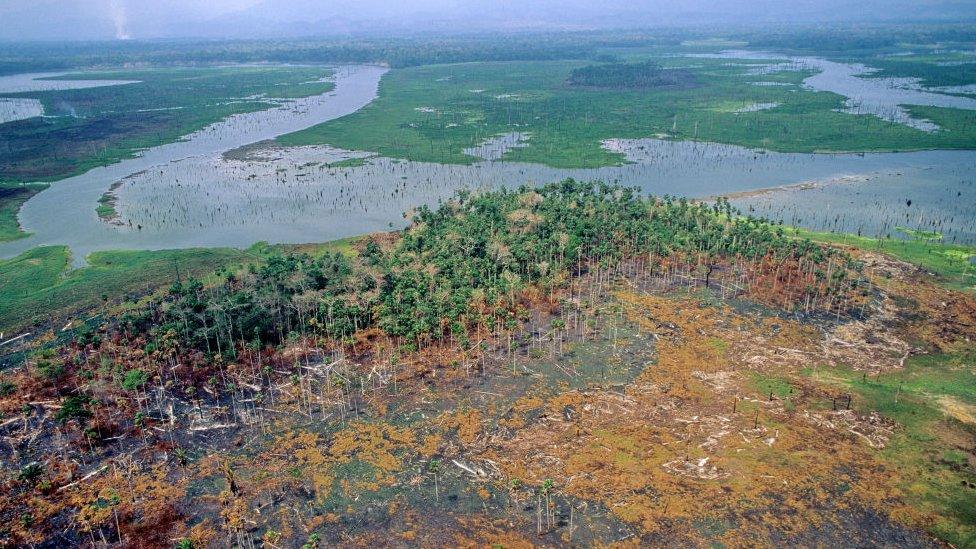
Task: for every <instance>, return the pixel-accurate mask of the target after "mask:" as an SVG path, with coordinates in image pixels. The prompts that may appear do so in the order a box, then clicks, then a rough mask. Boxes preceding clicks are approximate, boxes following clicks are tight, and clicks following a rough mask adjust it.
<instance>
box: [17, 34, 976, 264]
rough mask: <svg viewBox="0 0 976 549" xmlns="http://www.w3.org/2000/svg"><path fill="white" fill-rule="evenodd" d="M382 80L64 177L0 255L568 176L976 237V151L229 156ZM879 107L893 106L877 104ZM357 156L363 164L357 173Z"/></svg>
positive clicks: (367, 221)
mask: <svg viewBox="0 0 976 549" xmlns="http://www.w3.org/2000/svg"><path fill="white" fill-rule="evenodd" d="M708 57H714V58H718V59H734V60H742V59H747V60H748V59H752V60H755V59H756V58H758V59H761V60H764V61H763V62H764V63H766V64H760V65H758V67H759V68H751V69H749V71H748V72H749V73H750V74H755V75H756V77H757V78H768V77H769V76H770V75H772V74H776V73H779V72H783V71H793V72H799V73H801V74H802V73H803V71H813V72H814V74H813V75H812V76H808V77H805V78H804V80H803V83H802V86H804V87H808V88H810V89H815V90H818V91H829V92H833V93H837V94H840V95H842V96H844V97H846V103H845V104H846V105H848V110H849V111H850V112H852V113H853V111H854V110H858V112H862V114H863V113H868V115H869V116H877V117H879V118H882V119H885V120H886V121H887V122H888V123H890V124H901V125H905V126H909V127H912V128H915V129H916V130H918V131H925V132H933V131H938V128H934V127H928V126H925V127H922V126H923V125H924V124H923V121H920V120H916V119H912V118H910V117H908V115H907V111H905V110H904V109H903V108H902V107H901V106H900V105H902V104H914V105H940V106H952V107H957V108H973V106H974V105H976V100H972V99H968V98H964V97H955V96H948V95H944V94H938V93H931V92H923V91H911V90H907V89H902V88H898V90H899V91H898V96H897V97H895V98H894V99H891V98H890V94H887V92H888V91H890V90H891V89H893V87H892V83H891V82H890V81H886V80H872V79H869V78H865V77H863V76H864V75H865V73H870V71H869V70H868V69H865V68H864V67H863V66H861V65H856V64H843V63H837V62H830V61H826V60H823V59H817V58H800V59H790V60H788V61H785V62H784V61H782V58H781V56H777V55H773V54H766V53H753V52H743V51H730V52H724V53H720V54H715V55H711V54H700V58H702V59H704V58H708ZM692 58H694V56H693V57H692ZM753 62H756V61H753ZM384 73H385V70H384V69H380V68H378V67H369V66H346V67H342V68H340V69H338V70H337V72H336V76H335V85H336V89H335V90H334V91H331V92H328V93H325V94H322V95H320V96H313V97H309V98H306V99H299V100H296V101H294V102H293V103H292V102H287V103H285V104H283V105H281V106H280V107H276V108H273V109H270V110H266V111H258V112H254V113H246V114H240V115H234V116H233V117H231V118H229V119H227V120H225V121H223V122H220V123H217V124H214V125H212V126H209V127H207V128H205V129H203V130H200V131H197V132H195V133H193V134H191V135H189V136H187V137H186V138H184V139H183V140H181V141H179V142H177V143H173V144H168V145H163V146H159V147H154V148H151V149H149V150H145V151H142V152H141V153H139V156H138V157H136V158H133V159H130V160H124V161H122V162H120V163H117V164H113V165H110V166H106V167H102V168H95V169H93V170H91V171H89V172H87V173H84V174H82V175H79V176H76V177H73V178H70V179H67V180H63V181H59V182H57V183H56V184H55V185H54V186H53V187H52V188H51V189H49V190H46V191H44V192H42V193H41V194H39V195H38V196H36V197H34V198H33V199H31V200H29V201H28V202H27V203H26V204H25V205H24V206H23V208H22V210H21V212H20V214H19V220H20V223H21V225H22V226H23V227H24V229H25V230H26V231H28V232H29V233H31V236H30V237H28V238H26V239H22V240H19V241H16V242H13V243H9V244H2V245H0V254H2V255H3V256H4V257H12V256H14V255H17V254H18V253H20V252H22V251H24V250H27V249H29V248H31V247H34V246H38V245H49V244H64V245H68V246H69V247H70V248H71V249H72V250H73V251H74V254H75V255H74V258H75V259H74V261H75V263H76V264H79V265H80V264H83V263H84V258H85V256H86V255H87V254H88V253H90V252H92V251H96V250H107V249H117V248H124V249H162V248H172V247H214V246H232V247H238V248H244V247H247V246H250V245H251V244H253V243H254V242H257V241H268V242H271V243H304V242H320V241H327V240H334V239H338V238H343V237H348V236H353V235H357V234H364V233H369V232H375V231H382V230H386V229H389V228H391V227H396V228H400V227H402V226H404V225H405V221H404V217H403V213H404V212H406V211H407V210H410V209H412V208H415V207H417V206H420V205H435V204H437V203H438V202H441V201H444V200H447V199H449V198H451V197H452V196H453V195H454V194H455V193H456V192H457V191H459V190H462V189H464V190H471V191H485V190H493V189H500V188H516V187H519V186H522V185H530V186H531V185H538V184H544V183H549V182H554V181H559V180H562V179H565V178H574V179H578V180H591V179H599V180H603V181H609V182H616V183H619V184H622V185H625V186H633V187H638V188H640V189H641V190H642V191H643V192H646V193H650V194H655V195H665V194H667V195H674V196H686V197H689V198H694V199H711V198H714V197H717V196H730V197H731V198H733V203H734V204H735V205H736V206H738V207H739V208H740V209H742V210H744V211H747V212H749V213H756V214H757V215H763V216H767V217H770V218H773V219H777V220H782V221H784V222H786V223H788V224H791V225H798V226H802V227H805V228H807V229H811V230H816V231H835V232H847V233H856V234H858V235H864V236H884V237H898V236H899V235H900V236H904V235H903V233H900V232H899V230H898V228H899V227H902V228H907V229H910V230H918V231H934V232H938V233H940V234H941V235H942V236H943V238H945V240H946V241H948V242H956V243H973V242H976V227H974V224H976V211H974V204H976V193H974V181H973V179H974V175H973V174H974V173H976V152H972V151H919V152H897V153H896V152H890V153H859V154H853V153H847V154H845V153H816V154H810V153H782V152H775V151H769V150H763V149H756V148H749V147H741V146H736V145H726V144H718V143H709V142H700V141H680V140H675V139H664V140H662V139H648V138H642V139H619V138H612V139H605V140H603V141H602V144H601V147H602V148H603V149H604V150H605V151H606V153H608V154H613V155H617V156H619V157H622V158H623V159H624V161H623V163H622V164H621V165H619V166H607V167H602V168H576V169H565V168H555V167H549V166H546V165H544V164H540V163H534V162H524V161H518V160H517V159H518V157H517V156H516V157H514V159H510V158H509V157H510V156H511V154H510V153H512V152H517V151H518V149H520V148H524V147H527V146H530V145H533V144H534V140H536V139H538V138H537V136H536V135H534V134H533V132H532V131H531V130H525V131H515V132H510V133H503V134H498V135H497V136H491V137H486V138H484V139H482V140H481V141H479V142H476V143H474V144H473V146H470V147H467V148H464V149H463V153H464V154H465V155H466V156H467V158H470V159H471V161H470V162H468V163H466V164H444V163H438V162H422V161H420V162H418V161H413V160H409V159H399V158H388V157H384V156H383V155H382V154H379V153H378V152H377V151H370V150H362V151H357V150H343V149H340V148H337V147H333V146H296V147H286V146H282V145H279V144H275V143H274V142H270V143H267V144H263V145H262V144H260V143H259V145H257V146H254V147H251V149H250V150H249V152H248V153H247V154H243V155H240V154H238V155H233V154H231V155H227V154H225V153H228V152H230V151H231V150H233V149H235V148H239V147H242V146H244V145H249V144H252V143H255V142H260V141H262V140H268V139H273V138H275V137H278V136H280V135H283V134H286V133H290V132H294V131H298V130H302V129H304V128H307V127H310V126H315V125H317V124H322V123H324V122H328V121H329V120H331V119H336V118H341V117H344V116H347V115H351V114H353V113H355V112H356V111H358V110H360V109H362V108H364V107H367V106H368V105H369V104H370V103H371V102H372V101H373V100H374V98H375V97H376V93H377V88H378V87H379V85H380V79H381V78H382V77H383V74H384ZM8 80H10V82H9V88H8V89H4V88H0V92H5V91H20V90H28V89H32V88H31V87H32V86H35V85H37V84H38V83H40V82H50V85H51V86H52V87H56V86H62V85H64V84H63V83H62V82H61V81H56V80H51V81H49V80H28V79H26V78H22V77H21V78H8ZM2 82H3V81H2V80H0V83H2ZM69 82H70V81H69ZM94 82H97V81H94ZM75 83H77V84H78V85H79V86H82V87H87V86H90V85H93V84H92V81H85V80H79V81H76V82H75ZM125 83H127V82H126V81H118V82H113V81H109V82H106V84H105V85H118V84H125ZM855 83H856V84H857V85H856V86H855V85H854V84H855ZM478 91H480V90H478ZM497 97H504V96H502V95H498V96H497ZM882 97H884V98H888V99H887V101H888V102H887V103H885V102H882V101H880V99H879V98H882ZM506 99H507V98H506ZM891 101H896V102H895V103H892V102H891ZM778 107H779V103H774V102H769V103H762V102H758V103H753V104H751V105H746V106H744V107H741V108H739V109H737V110H735V111H734V112H735V114H736V115H741V116H744V117H748V116H752V115H757V114H759V115H761V114H762V113H763V112H765V111H770V110H775V109H777V108H778ZM416 110H419V111H422V112H427V113H428V114H429V112H433V111H423V108H422V107H420V108H418V109H416ZM851 116H853V114H851ZM925 124H928V122H926V123H925ZM350 159H361V160H357V161H354V162H353V163H352V164H350V163H349V160H350ZM755 191H762V192H755ZM99 199H102V201H103V203H111V204H112V209H111V211H110V213H109V214H108V215H102V216H101V217H100V216H98V215H96V208H95V207H94V206H93V204H95V203H96V202H97V201H98V200H99Z"/></svg>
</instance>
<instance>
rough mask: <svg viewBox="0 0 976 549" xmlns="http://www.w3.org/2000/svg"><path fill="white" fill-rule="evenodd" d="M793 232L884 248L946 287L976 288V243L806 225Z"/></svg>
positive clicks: (831, 241)
mask: <svg viewBox="0 0 976 549" xmlns="http://www.w3.org/2000/svg"><path fill="white" fill-rule="evenodd" d="M792 232H793V234H795V235H796V236H799V237H803V238H809V239H811V240H813V241H816V242H823V243H828V244H843V245H845V246H854V247H857V248H861V249H863V250H870V251H876V252H882V253H885V254H888V255H890V256H892V257H895V258H897V259H900V260H902V261H906V262H908V263H912V264H913V265H918V266H919V267H921V268H923V269H925V270H926V271H928V272H930V273H933V274H935V275H936V276H937V277H938V278H939V280H940V281H942V283H943V284H944V285H945V286H946V287H949V288H952V289H955V290H966V291H976V264H974V263H973V262H972V258H974V257H976V247H974V246H961V245H955V244H943V243H941V242H935V241H932V240H927V239H924V238H916V239H911V240H903V239H898V238H890V239H889V238H885V239H878V238H870V237H866V236H857V235H853V234H840V233H817V232H813V231H807V230H805V229H792Z"/></svg>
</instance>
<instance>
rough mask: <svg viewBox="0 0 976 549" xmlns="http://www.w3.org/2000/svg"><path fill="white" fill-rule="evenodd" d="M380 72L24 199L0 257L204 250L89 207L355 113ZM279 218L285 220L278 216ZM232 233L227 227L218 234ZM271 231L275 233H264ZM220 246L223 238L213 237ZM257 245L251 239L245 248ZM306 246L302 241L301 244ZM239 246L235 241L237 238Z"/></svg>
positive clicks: (187, 235)
mask: <svg viewBox="0 0 976 549" xmlns="http://www.w3.org/2000/svg"><path fill="white" fill-rule="evenodd" d="M385 72H386V69H384V68H382V67H376V66H353V67H341V68H339V69H336V75H335V78H336V89H335V90H334V91H332V92H329V93H326V94H323V95H319V96H314V97H309V98H305V99H299V100H296V101H293V102H290V103H288V104H286V105H283V106H280V107H276V108H273V109H270V110H266V111H261V112H254V113H246V114H241V115H235V116H232V117H230V118H227V119H225V120H223V121H221V122H219V123H217V124H214V125H212V126H209V127H207V128H204V129H203V130H200V131H198V132H195V133H193V134H190V135H189V136H187V137H186V138H185V139H184V140H182V141H178V142H176V143H171V144H168V145H163V146H160V147H154V148H152V149H149V150H147V151H144V152H143V154H142V155H141V156H139V157H136V158H133V159H129V160H125V161H122V162H119V163H116V164H112V165H110V166H105V167H100V168H95V169H93V170H91V171H89V172H86V173H85V174H82V175H79V176H76V177H71V178H68V179H63V180H61V181H58V182H57V183H55V184H53V185H51V187H50V188H48V189H47V190H45V191H43V192H41V193H39V194H37V195H36V196H34V197H33V198H31V199H30V200H28V201H27V202H26V203H25V204H24V206H23V208H22V209H21V211H20V215H19V220H20V223H21V225H22V226H23V227H24V230H26V231H28V232H31V233H33V234H32V235H31V236H30V237H28V238H23V239H20V240H17V241H14V242H8V243H5V244H0V257H12V256H14V255H17V254H19V253H21V252H23V251H25V250H27V249H30V248H32V247H34V246H39V245H49V244H66V245H68V246H70V247H71V249H72V253H73V263H74V264H75V265H83V264H84V262H85V256H87V254H88V253H90V252H92V251H95V250H106V249H161V248H185V247H193V246H201V245H208V244H207V243H208V242H211V241H213V240H214V239H212V238H211V237H210V236H209V235H208V234H206V232H204V231H194V230H192V229H189V228H187V229H186V230H182V231H172V232H154V231H149V230H146V231H138V230H124V229H119V228H118V227H115V226H113V225H110V224H108V223H105V222H103V221H101V220H100V219H99V218H98V216H97V215H96V214H95V210H94V208H95V205H96V203H97V201H98V199H99V197H101V195H102V193H104V192H105V191H107V190H108V189H109V187H110V186H111V185H112V183H113V182H115V181H119V180H121V179H122V178H125V177H127V176H130V175H131V174H135V173H138V172H142V171H145V170H147V169H149V168H154V170H156V171H158V170H163V171H164V172H167V173H172V172H170V170H174V168H175V169H178V168H179V166H180V165H181V164H180V161H182V160H185V159H190V158H193V157H212V156H213V155H218V156H219V154H220V153H222V152H224V151H228V150H231V149H234V148H237V147H240V146H242V145H246V144H249V143H255V142H258V141H262V140H266V139H270V138H273V137H275V136H278V135H282V134H285V133H290V132H294V131H298V130H300V129H304V128H306V127H308V126H311V125H313V124H317V123H319V122H324V121H327V120H331V119H333V118H338V117H340V116H343V115H346V114H349V113H352V112H355V111H357V110H359V109H360V108H362V107H363V106H365V105H366V104H368V103H369V102H370V101H372V100H373V99H374V98H375V97H376V91H377V85H378V83H379V80H380V77H381V76H382V75H383V73H385ZM209 177H211V174H209V173H207V172H200V173H194V174H193V178H194V180H196V181H198V182H201V183H207V182H208V181H209ZM282 215H285V213H284V212H283V213H282ZM224 230H225V231H231V232H232V231H233V228H232V227H230V228H225V229H224ZM270 232H274V231H270ZM217 240H221V241H226V240H229V239H227V238H223V239H217ZM256 240H259V239H254V240H251V243H253V242H254V241H256ZM305 240H309V239H304V240H302V241H305ZM236 242H240V243H241V245H246V244H244V243H243V241H241V240H239V239H238V240H236Z"/></svg>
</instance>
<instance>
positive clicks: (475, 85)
mask: <svg viewBox="0 0 976 549" xmlns="http://www.w3.org/2000/svg"><path fill="white" fill-rule="evenodd" d="M620 53H621V52H618V57H621V55H620ZM625 53H626V55H623V56H622V57H623V58H625V59H627V60H628V61H637V60H640V59H647V58H653V59H655V61H657V62H659V63H661V65H662V66H665V67H672V68H683V69H688V70H691V71H692V72H693V74H694V77H695V79H696V80H697V82H698V86H697V87H694V88H692V89H640V90H627V89H618V90H612V89H590V88H579V87H572V86H569V85H567V79H568V78H569V75H570V74H571V73H572V71H573V69H576V68H579V67H581V66H585V65H587V64H590V63H591V62H588V61H535V62H498V63H467V64H455V65H437V66H425V67H415V68H407V69H395V70H393V71H391V72H389V73H388V74H387V75H386V76H385V77H384V78H383V81H382V82H381V85H380V96H379V98H378V99H377V100H376V101H374V102H373V103H371V104H370V105H368V106H367V107H365V108H364V109H362V110H360V111H359V112H356V113H354V114H351V115H349V116H346V117H343V118H340V119H337V120H334V121H330V122H327V123H325V124H321V125H318V126H315V127H313V128H309V129H307V130H304V131H300V132H297V133H293V134H289V135H286V136H282V137H280V138H279V139H278V141H279V143H281V144H283V145H310V144H323V143H324V144H330V145H334V146H338V147H342V148H346V149H354V150H365V151H372V152H376V153H379V154H382V155H385V156H389V157H393V158H404V159H410V160H418V161H431V162H443V163H470V162H472V161H474V159H473V158H471V157H469V156H467V155H465V154H464V152H463V149H465V148H467V147H471V146H473V145H475V144H477V143H479V142H480V141H482V140H484V139H486V138H489V137H492V136H495V135H499V134H502V133H508V132H514V131H519V132H526V133H529V134H530V135H531V138H530V140H529V142H528V146H527V147H525V148H518V149H514V150H512V151H510V152H509V153H508V154H507V155H506V156H505V159H506V160H513V161H528V162H537V163H542V164H546V165H550V166H553V167H561V168H577V167H585V168H592V167H599V166H606V165H615V164H620V163H621V162H622V161H623V158H622V157H621V156H619V155H615V154H611V153H608V152H607V151H605V150H603V149H602V147H601V144H600V143H601V141H602V140H604V139H608V138H614V137H617V138H640V137H653V136H657V135H667V136H669V137H671V138H674V139H696V140H704V141H715V142H720V143H730V144H736V145H743V146H747V147H762V148H766V149H770V150H776V151H784V152H816V151H889V150H917V149H927V148H943V149H954V148H964V149H966V148H973V147H974V146H976V112H973V111H964V110H958V109H946V108H938V107H925V108H922V107H912V108H911V109H910V110H911V111H912V112H913V113H915V114H917V115H919V116H924V117H926V118H928V119H931V120H933V121H934V122H936V123H937V124H939V125H940V126H941V127H942V128H944V130H943V131H939V132H935V133H931V134H930V133H925V132H921V131H919V130H915V129H913V128H909V127H907V126H904V125H900V124H893V123H889V122H885V121H883V120H881V119H879V118H877V117H874V116H870V115H857V116H856V115H851V114H846V113H841V112H835V110H836V109H840V108H842V107H843V98H842V97H841V96H838V95H836V94H833V93H827V92H813V91H809V90H805V89H803V88H802V87H800V86H799V84H800V83H801V82H802V80H803V78H805V77H806V76H808V75H809V73H805V72H774V73H771V74H765V75H750V74H748V71H749V69H750V68H754V67H756V66H757V65H761V64H763V63H766V62H763V61H754V60H738V61H736V60H724V59H723V60H718V59H704V58H694V57H680V56H678V57H664V56H663V53H662V51H661V50H659V49H655V50H653V53H652V52H650V51H646V50H636V51H629V52H625ZM655 56H656V57H655ZM757 81H762V82H777V83H779V84H784V85H776V86H757V85H754V84H753V82H757ZM757 103H775V104H777V106H776V107H775V108H771V109H768V110H760V111H756V112H749V113H741V114H737V113H736V112H734V111H736V110H738V109H741V108H743V107H748V106H750V105H753V104H757Z"/></svg>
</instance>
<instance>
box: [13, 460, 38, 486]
mask: <svg viewBox="0 0 976 549" xmlns="http://www.w3.org/2000/svg"><path fill="white" fill-rule="evenodd" d="M43 475H44V466H43V465H41V464H40V463H37V462H36V461H35V462H33V463H28V464H27V465H24V466H23V467H21V468H20V472H18V473H17V480H19V481H20V482H24V483H27V484H34V483H36V482H37V481H38V480H40V478H41V476H43Z"/></svg>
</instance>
